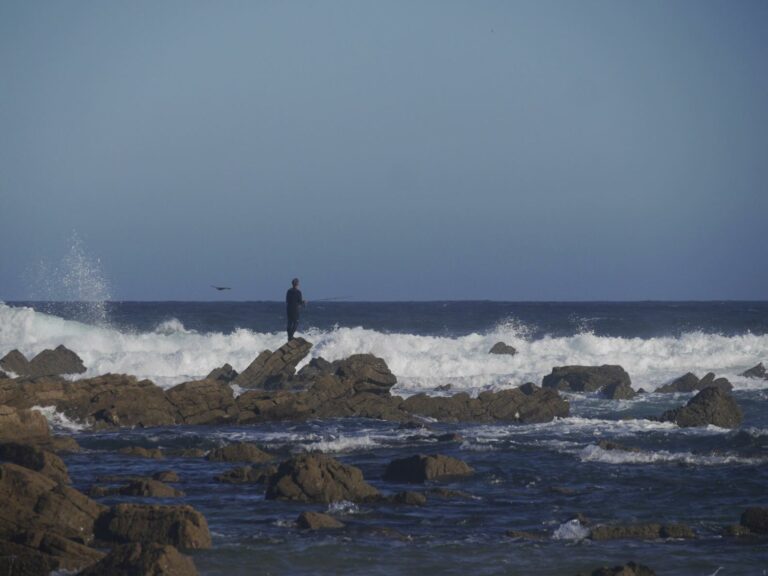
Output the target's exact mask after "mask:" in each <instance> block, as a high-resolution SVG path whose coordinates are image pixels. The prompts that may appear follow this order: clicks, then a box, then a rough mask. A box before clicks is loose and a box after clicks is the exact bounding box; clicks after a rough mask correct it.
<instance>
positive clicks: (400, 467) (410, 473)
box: [384, 454, 474, 484]
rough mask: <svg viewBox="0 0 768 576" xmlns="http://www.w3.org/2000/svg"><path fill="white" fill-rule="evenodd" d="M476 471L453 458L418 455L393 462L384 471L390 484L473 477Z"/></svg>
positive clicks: (385, 477)
mask: <svg viewBox="0 0 768 576" xmlns="http://www.w3.org/2000/svg"><path fill="white" fill-rule="evenodd" d="M472 474H474V470H473V469H472V468H471V467H470V466H469V465H468V464H466V463H465V462H462V461H461V460H459V459H457V458H453V457H451V456H443V455H442V454H437V455H425V454H416V455H414V456H409V457H407V458H399V459H397V460H392V461H391V462H390V463H389V465H388V466H387V469H386V470H385V471H384V480H387V481H389V482H409V483H419V484H420V483H424V482H427V481H431V480H447V479H451V478H459V477H463V476H471V475H472Z"/></svg>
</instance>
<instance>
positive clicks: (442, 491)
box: [429, 487, 475, 500]
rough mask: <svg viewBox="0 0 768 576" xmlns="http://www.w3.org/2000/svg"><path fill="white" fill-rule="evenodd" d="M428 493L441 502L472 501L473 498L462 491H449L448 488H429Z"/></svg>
mask: <svg viewBox="0 0 768 576" xmlns="http://www.w3.org/2000/svg"><path fill="white" fill-rule="evenodd" d="M429 493H430V494H431V495H432V496H436V497H437V498H442V499H443V500H474V499H475V497H474V496H472V494H470V493H469V492H464V491H463V490H450V489H449V488H442V487H438V488H430V489H429Z"/></svg>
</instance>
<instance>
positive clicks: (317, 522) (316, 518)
mask: <svg viewBox="0 0 768 576" xmlns="http://www.w3.org/2000/svg"><path fill="white" fill-rule="evenodd" d="M296 525H297V526H298V527H299V528H301V529H302V530H333V529H337V528H344V524H343V523H342V522H339V521H338V520H336V518H334V517H333V516H329V515H328V514H322V513H320V512H302V513H301V514H299V517H298V518H297V519H296Z"/></svg>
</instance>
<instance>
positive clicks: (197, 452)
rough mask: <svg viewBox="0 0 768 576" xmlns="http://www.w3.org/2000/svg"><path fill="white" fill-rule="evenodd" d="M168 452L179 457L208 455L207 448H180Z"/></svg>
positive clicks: (202, 456)
mask: <svg viewBox="0 0 768 576" xmlns="http://www.w3.org/2000/svg"><path fill="white" fill-rule="evenodd" d="M168 454H169V455H172V456H178V457H180V458H205V457H206V456H207V455H208V450H206V449H205V448H182V449H181V450H173V451H169V452H168Z"/></svg>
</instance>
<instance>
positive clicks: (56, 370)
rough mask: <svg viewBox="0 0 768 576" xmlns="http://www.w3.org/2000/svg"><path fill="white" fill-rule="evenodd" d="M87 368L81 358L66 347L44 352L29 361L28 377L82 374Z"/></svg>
mask: <svg viewBox="0 0 768 576" xmlns="http://www.w3.org/2000/svg"><path fill="white" fill-rule="evenodd" d="M83 372H85V366H84V365H83V361H82V360H81V359H80V356H78V355H77V354H75V353H74V352H72V350H70V349H69V348H67V347H66V346H57V347H56V348H55V349H54V350H43V351H42V352H40V354H38V355H37V356H35V357H34V358H32V360H30V361H29V364H28V366H27V373H26V374H25V376H26V375H28V376H54V375H57V374H82V373H83Z"/></svg>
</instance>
